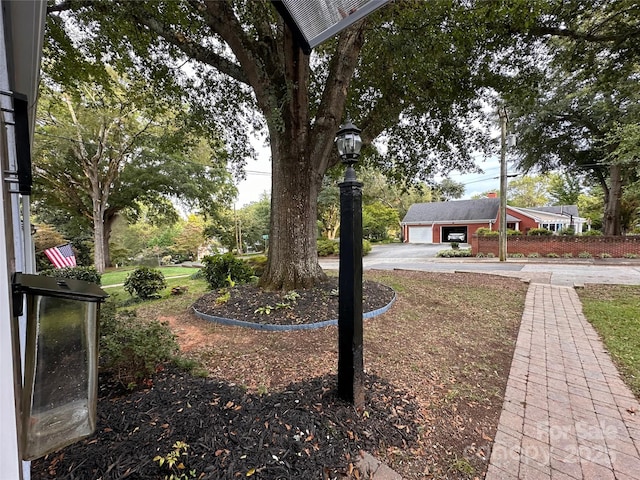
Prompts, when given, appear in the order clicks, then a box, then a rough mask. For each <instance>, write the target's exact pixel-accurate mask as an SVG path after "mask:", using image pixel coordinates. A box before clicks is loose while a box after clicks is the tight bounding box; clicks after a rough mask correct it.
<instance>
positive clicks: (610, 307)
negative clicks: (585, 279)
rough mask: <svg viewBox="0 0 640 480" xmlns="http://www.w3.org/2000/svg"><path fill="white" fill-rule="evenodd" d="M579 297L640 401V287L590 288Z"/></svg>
mask: <svg viewBox="0 0 640 480" xmlns="http://www.w3.org/2000/svg"><path fill="white" fill-rule="evenodd" d="M578 294H579V295H580V300H581V301H582V309H583V312H584V315H585V317H587V320H589V322H590V323H591V324H592V325H593V326H594V327H595V329H596V330H597V331H598V333H599V334H600V336H601V337H602V340H603V341H604V344H605V346H606V347H607V350H608V351H609V353H610V354H611V357H612V358H613V360H614V362H615V363H616V364H617V366H618V369H619V370H620V373H621V374H622V376H623V378H624V380H625V382H626V383H627V385H628V386H629V388H631V390H632V391H633V393H634V395H635V396H636V397H639V398H640V286H637V285H633V286H628V285H586V286H585V288H584V289H581V290H578Z"/></svg>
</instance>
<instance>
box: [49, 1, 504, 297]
mask: <svg viewBox="0 0 640 480" xmlns="http://www.w3.org/2000/svg"><path fill="white" fill-rule="evenodd" d="M49 11H50V13H52V19H51V22H50V24H51V25H50V33H51V37H50V42H51V43H50V45H51V46H52V47H51V49H52V50H53V47H54V46H55V47H56V55H55V57H54V61H56V62H58V63H59V64H62V65H67V66H68V65H70V64H74V65H76V66H77V64H78V63H79V62H80V60H78V58H82V59H84V61H83V62H81V65H82V66H84V65H85V63H86V64H88V66H87V67H86V68H84V70H82V71H85V70H86V71H91V69H93V68H96V62H94V61H93V60H97V61H98V62H100V61H108V62H109V63H111V64H113V65H116V64H117V65H119V66H121V67H122V68H131V67H135V70H136V71H137V72H139V73H141V74H143V75H144V76H145V77H146V78H147V79H148V81H149V82H151V83H153V84H155V85H159V86H161V87H162V88H163V89H164V91H166V92H169V93H171V94H175V93H176V92H178V91H181V92H187V93H191V95H190V96H189V102H190V104H192V105H193V106H194V108H196V106H199V107H202V110H198V111H201V112H203V115H202V118H203V122H210V124H211V125H214V124H215V125H219V131H220V132H222V135H223V136H224V139H225V145H226V147H227V149H228V150H227V151H228V154H229V155H230V156H234V157H235V158H240V159H243V158H246V154H247V150H248V148H247V145H248V142H246V134H247V130H248V129H249V127H251V126H263V125H264V126H266V127H267V130H268V132H269V141H270V146H271V153H272V165H273V175H272V183H273V184H272V200H271V201H272V205H271V224H270V240H271V245H270V255H269V263H268V265H267V268H266V271H265V274H264V275H263V277H262V280H261V281H262V282H263V286H266V287H268V288H296V287H304V286H309V285H312V284H313V283H314V282H315V281H316V280H318V279H322V278H324V274H323V273H322V271H321V269H320V267H319V265H318V263H317V255H316V247H315V237H316V221H315V219H316V208H317V207H316V205H317V204H316V199H317V196H318V193H319V191H320V187H321V183H322V178H323V176H324V173H325V172H326V171H327V169H328V168H329V167H331V166H332V165H334V164H336V163H337V156H336V155H335V153H334V151H333V150H334V149H333V138H334V135H335V132H336V131H337V128H338V125H339V124H340V123H341V121H342V119H343V118H344V117H343V114H344V111H345V108H347V109H348V111H349V114H350V116H351V117H352V118H353V120H354V121H355V122H356V123H357V124H358V125H359V126H360V127H361V128H362V129H363V138H364V141H365V144H366V145H367V146H369V148H368V150H367V151H366V153H365V154H366V155H368V156H369V157H370V158H371V160H372V162H373V163H376V164H377V165H378V166H380V167H381V168H382V169H383V170H384V171H385V172H386V173H387V174H389V175H395V176H397V177H404V178H405V179H406V178H409V179H415V180H424V179H431V178H432V177H433V175H435V174H436V173H437V174H446V173H447V172H448V171H450V170H452V169H455V168H460V169H464V170H466V171H469V170H472V169H473V168H475V167H474V163H473V160H472V156H471V153H472V151H474V150H475V149H477V148H482V147H484V146H486V143H487V138H486V136H485V135H483V134H482V131H481V128H479V126H480V125H481V122H480V123H478V121H479V120H480V121H481V118H482V110H481V102H480V101H479V95H480V94H481V93H482V89H483V88H485V87H486V86H487V84H488V83H489V82H491V81H493V75H489V74H487V70H486V69H485V68H483V62H485V61H486V60H488V59H490V58H491V56H492V53H491V52H492V51H493V50H495V49H497V48H503V45H504V42H508V41H510V40H509V36H508V34H507V31H506V29H504V27H502V26H501V27H500V28H494V27H495V25H490V23H491V22H486V23H485V22H483V20H484V19H486V18H489V19H491V18H494V15H495V12H494V6H490V5H485V4H478V5H474V6H473V7H472V8H471V6H469V5H467V4H465V3H457V2H454V3H452V2H449V1H444V0H443V1H440V0H434V1H432V2H394V3H392V4H390V5H388V6H386V7H385V8H383V9H380V10H379V11H378V12H376V13H375V14H373V15H372V16H370V17H368V18H366V19H364V20H363V21H361V22H359V23H358V24H356V25H354V26H353V27H352V28H350V29H349V30H347V31H344V32H343V33H342V34H340V35H339V37H337V38H335V39H333V40H331V41H329V42H327V43H326V44H325V45H323V46H322V47H321V48H318V49H317V50H316V51H315V52H314V53H313V55H312V56H311V57H309V56H306V55H304V54H303V52H302V51H301V50H300V48H299V47H298V46H297V45H296V44H295V42H294V40H293V37H292V35H291V32H290V31H289V30H288V28H287V27H286V26H285V25H284V24H283V22H282V21H281V20H280V18H279V17H278V16H277V15H276V13H275V10H274V9H273V7H272V6H271V4H270V3H268V2H257V1H240V0H238V1H234V2H231V1H212V0H192V1H181V2H104V1H94V2H90V3H86V2H79V1H74V0H70V1H65V2H53V3H52V4H51V6H50V9H49ZM62 11H64V13H61V12H62ZM74 25H75V27H72V26H74ZM89 26H91V29H90V30H89ZM492 28H493V30H492ZM89 31H91V32H92V33H91V35H88V34H87V32H89ZM73 32H85V33H84V34H82V35H80V36H81V38H82V41H81V42H78V40H77V39H74V38H73V37H74V34H73ZM500 37H502V41H499V40H500ZM416 58H419V59H420V61H416ZM74 62H75V63H74ZM181 66H184V68H180V67H181ZM59 71H60V72H62V73H65V74H69V73H70V72H71V69H70V68H61V69H60V70H59ZM189 73H191V75H189ZM176 87H177V88H176ZM185 95H187V94H185ZM376 139H377V140H378V142H380V143H374V140H376ZM374 147H375V148H374ZM378 147H382V148H378Z"/></svg>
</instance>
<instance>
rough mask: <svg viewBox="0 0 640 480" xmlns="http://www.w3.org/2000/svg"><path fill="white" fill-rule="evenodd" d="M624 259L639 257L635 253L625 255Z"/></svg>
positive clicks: (639, 256)
mask: <svg viewBox="0 0 640 480" xmlns="http://www.w3.org/2000/svg"><path fill="white" fill-rule="evenodd" d="M624 258H640V255H638V254H637V253H625V254H624Z"/></svg>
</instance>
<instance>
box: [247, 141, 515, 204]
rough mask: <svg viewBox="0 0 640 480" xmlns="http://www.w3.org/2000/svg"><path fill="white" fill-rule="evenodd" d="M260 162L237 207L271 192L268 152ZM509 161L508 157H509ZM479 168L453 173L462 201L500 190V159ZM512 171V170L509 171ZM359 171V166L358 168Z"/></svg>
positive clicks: (252, 163)
mask: <svg viewBox="0 0 640 480" xmlns="http://www.w3.org/2000/svg"><path fill="white" fill-rule="evenodd" d="M258 156H259V158H258V160H249V161H248V162H247V167H246V180H243V181H242V182H240V183H239V184H238V191H239V197H238V200H237V201H236V207H237V208H242V207H243V206H245V205H247V204H249V203H251V202H257V201H258V200H260V197H261V195H262V194H263V193H264V192H267V193H268V194H270V192H271V160H270V157H269V151H268V150H262V151H259V155H258ZM507 160H508V157H507ZM478 166H479V167H480V168H482V169H483V170H484V173H468V174H461V173H452V174H451V175H450V177H451V179H452V180H455V181H456V182H460V183H462V184H463V185H464V186H465V192H464V196H463V197H462V199H469V198H471V197H472V196H474V195H477V194H479V193H484V192H487V191H489V190H496V191H498V190H499V189H500V178H499V176H500V159H499V158H498V157H497V156H496V157H490V158H488V159H486V160H484V161H482V160H481V161H479V162H478ZM508 170H509V171H511V168H509V169H508ZM356 171H357V166H356Z"/></svg>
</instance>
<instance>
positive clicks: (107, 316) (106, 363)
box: [100, 301, 179, 389]
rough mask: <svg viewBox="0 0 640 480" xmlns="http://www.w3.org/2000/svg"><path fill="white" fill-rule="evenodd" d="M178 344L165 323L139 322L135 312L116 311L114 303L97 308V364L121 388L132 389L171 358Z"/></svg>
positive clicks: (109, 302)
mask: <svg viewBox="0 0 640 480" xmlns="http://www.w3.org/2000/svg"><path fill="white" fill-rule="evenodd" d="M178 350H179V347H178V343H177V342H176V338H175V335H174V334H173V333H172V332H171V329H170V328H169V327H168V326H167V324H165V323H160V322H157V321H153V322H148V323H144V322H140V321H139V320H138V319H137V318H136V313H135V312H134V311H129V310H124V311H121V312H117V313H116V308H115V302H112V301H108V302H106V303H105V304H104V305H102V308H101V309H100V364H101V367H102V368H103V369H104V370H106V371H108V372H111V373H112V374H113V375H114V377H115V378H116V380H117V381H118V382H120V383H121V384H122V385H123V386H124V387H127V388H129V389H133V388H135V387H136V386H138V385H140V384H141V383H142V381H143V380H145V379H148V378H149V377H151V376H152V375H153V374H154V373H155V372H156V369H157V368H158V366H159V365H160V364H162V363H164V362H167V361H169V360H171V359H172V358H173V356H174V355H175V354H176V353H177V352H178Z"/></svg>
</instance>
